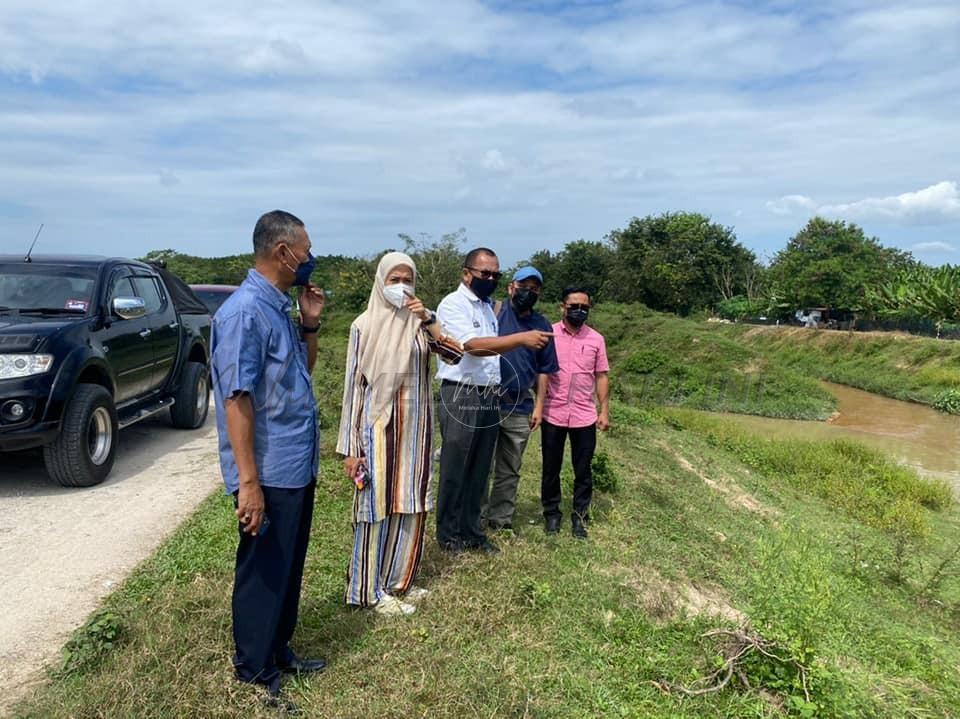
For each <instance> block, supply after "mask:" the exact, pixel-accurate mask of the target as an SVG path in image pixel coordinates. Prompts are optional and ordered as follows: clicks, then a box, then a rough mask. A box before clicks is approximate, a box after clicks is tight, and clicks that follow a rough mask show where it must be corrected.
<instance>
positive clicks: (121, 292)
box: [109, 273, 135, 306]
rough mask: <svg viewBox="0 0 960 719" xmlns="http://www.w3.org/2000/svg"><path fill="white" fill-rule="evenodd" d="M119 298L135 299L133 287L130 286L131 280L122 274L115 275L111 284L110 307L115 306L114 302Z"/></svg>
mask: <svg viewBox="0 0 960 719" xmlns="http://www.w3.org/2000/svg"><path fill="white" fill-rule="evenodd" d="M118 297H135V295H134V293H133V287H131V286H130V278H129V277H127V276H126V275H124V274H120V273H118V274H114V276H113V279H112V280H111V282H110V295H109V303H110V306H113V301H114V300H115V299H117V298H118Z"/></svg>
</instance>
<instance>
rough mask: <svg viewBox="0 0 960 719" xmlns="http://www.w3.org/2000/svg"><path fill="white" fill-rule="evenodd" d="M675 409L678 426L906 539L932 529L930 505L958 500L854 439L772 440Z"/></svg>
mask: <svg viewBox="0 0 960 719" xmlns="http://www.w3.org/2000/svg"><path fill="white" fill-rule="evenodd" d="M671 414H672V424H673V426H676V427H678V428H682V429H686V430H690V431H693V432H696V433H697V434H699V435H701V436H703V437H704V438H705V439H706V440H707V441H708V442H709V443H710V444H712V445H714V446H716V447H720V448H722V449H724V450H726V451H729V452H731V453H733V454H734V455H735V456H737V457H738V458H739V459H740V460H741V461H742V462H744V463H745V464H746V465H748V466H750V467H753V468H754V469H757V470H759V471H761V472H764V473H765V474H767V475H769V476H771V477H776V478H778V479H780V480H781V481H786V482H789V483H791V484H792V485H794V486H795V487H797V488H798V489H800V490H801V491H803V492H807V493H811V494H813V495H815V496H818V497H821V498H823V499H825V500H827V501H828V502H829V503H830V504H831V505H832V506H834V507H835V508H837V509H840V510H842V511H844V512H845V513H847V514H848V515H850V516H851V517H854V518H856V519H858V520H860V521H861V522H863V523H865V524H867V525H869V526H871V527H875V528H877V529H882V530H884V531H886V532H887V533H889V534H890V535H891V536H894V537H898V538H900V539H901V540H902V541H903V542H907V541H909V540H913V539H919V538H922V537H924V536H925V535H926V534H927V533H928V532H929V523H928V522H927V519H926V515H925V514H924V508H927V509H933V510H940V509H944V508H945V507H947V506H949V505H950V504H951V502H952V501H953V498H952V494H951V490H950V487H949V486H948V485H947V484H946V483H944V482H941V481H936V480H931V479H926V478H922V477H920V476H919V475H918V474H917V473H916V472H915V471H913V470H912V469H910V468H907V467H902V466H900V465H898V464H897V463H895V462H893V461H892V460H889V459H887V458H885V457H884V456H882V455H881V454H880V453H879V452H876V451H875V450H871V449H869V448H867V447H864V446H863V445H860V444H857V443H854V442H850V441H847V440H833V441H830V442H811V441H805V440H769V439H763V438H760V437H756V436H754V435H751V434H748V433H747V432H745V431H743V430H741V429H739V428H737V427H734V426H731V425H730V424H728V423H723V422H721V421H719V420H716V419H714V418H711V417H706V416H703V415H698V414H695V413H691V412H683V411H680V410H674V411H673V412H672V413H671ZM904 551H906V545H904Z"/></svg>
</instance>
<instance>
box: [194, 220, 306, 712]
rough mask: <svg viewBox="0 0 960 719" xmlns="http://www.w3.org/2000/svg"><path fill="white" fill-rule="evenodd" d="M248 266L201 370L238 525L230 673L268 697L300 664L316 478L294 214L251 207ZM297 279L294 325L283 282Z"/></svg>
mask: <svg viewBox="0 0 960 719" xmlns="http://www.w3.org/2000/svg"><path fill="white" fill-rule="evenodd" d="M253 249H254V263H255V267H254V269H252V270H250V271H249V273H248V274H247V278H246V279H245V280H244V281H243V284H241V285H240V287H239V289H237V291H236V292H234V293H233V294H232V295H231V296H230V298H229V299H228V300H227V301H226V302H224V303H223V306H222V307H221V308H220V310H219V311H218V312H217V314H216V316H215V317H214V319H213V329H212V334H211V338H210V343H211V377H212V379H213V390H214V400H215V402H216V407H217V433H218V434H219V438H220V469H221V472H222V474H223V481H224V484H225V485H226V489H227V492H228V493H230V494H232V495H233V496H234V502H235V505H236V514H237V519H238V520H239V526H238V533H239V537H240V541H239V545H238V547H237V561H236V570H235V576H234V587H233V638H234V644H235V646H236V654H235V656H234V659H233V664H234V669H235V673H236V677H237V679H239V680H240V681H243V682H249V683H255V684H262V685H264V686H266V687H267V691H268V697H267V698H268V701H272V702H274V703H277V702H279V699H278V695H279V691H280V675H281V673H282V672H292V673H300V672H312V671H320V670H322V669H323V668H324V666H325V662H324V661H323V660H322V659H300V658H298V657H297V656H296V655H295V654H294V653H293V651H292V650H291V649H290V646H289V642H290V638H291V637H292V636H293V629H294V626H295V625H296V622H297V610H298V607H299V603H300V584H301V581H302V578H303V564H304V560H305V558H306V552H307V541H308V539H309V537H310V522H311V520H312V516H313V496H314V488H315V486H316V476H317V459H318V458H317V448H318V443H319V429H318V424H317V409H316V403H315V400H314V396H313V385H312V382H311V379H310V372H311V371H312V369H313V364H314V362H315V361H316V357H317V339H316V338H317V335H316V332H317V329H318V328H319V324H320V314H321V313H322V311H323V302H324V300H323V298H324V295H323V292H322V290H319V289H318V288H316V287H314V286H313V285H311V284H310V274H311V273H312V272H313V269H314V267H315V266H316V262H315V260H314V259H313V256H312V255H311V254H310V237H309V236H308V235H307V231H306V229H305V228H304V225H303V222H302V221H300V220H299V219H298V218H296V217H295V216H293V215H291V214H290V213H289V212H283V211H282V210H274V211H273V212H268V213H267V214H265V215H263V216H262V217H261V218H260V219H259V220H258V221H257V225H256V227H255V228H254V231H253ZM293 286H299V287H301V288H302V289H301V292H300V297H299V309H300V326H299V327H297V326H295V325H294V323H293V321H292V320H291V318H290V309H291V308H292V302H291V300H290V297H289V296H288V294H287V293H288V291H289V290H290V288H291V287H293Z"/></svg>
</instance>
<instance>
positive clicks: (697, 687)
mask: <svg viewBox="0 0 960 719" xmlns="http://www.w3.org/2000/svg"><path fill="white" fill-rule="evenodd" d="M700 637H701V638H703V639H718V638H719V639H721V640H722V642H723V644H722V647H721V654H722V655H723V664H721V665H720V667H719V668H718V669H717V670H716V671H715V672H713V673H712V674H710V675H709V676H706V677H701V678H700V679H698V680H696V681H695V682H694V683H693V684H692V685H690V686H683V685H682V684H673V683H671V682H667V681H662V680H661V681H650V682H648V683H649V684H652V685H653V686H655V687H657V689H659V690H660V691H662V692H663V693H664V694H672V693H678V694H683V695H684V696H688V697H696V696H702V695H704V694H713V693H714V692H718V691H720V690H721V689H723V688H724V687H725V686H727V684H729V683H730V680H731V679H732V678H733V677H734V675H736V677H737V679H739V680H740V682H741V683H742V684H743V685H744V686H745V687H746V688H747V689H748V690H749V689H750V688H751V687H750V682H749V681H748V680H747V675H746V673H745V672H744V671H743V667H742V662H743V660H744V659H745V658H746V657H748V656H749V655H750V654H752V653H754V652H756V653H758V654H761V655H763V656H765V657H767V658H768V659H772V660H774V661H776V662H779V663H780V664H784V665H787V666H791V667H793V668H795V669H796V670H797V673H798V674H799V675H800V683H801V686H802V687H803V695H804V698H806V700H807V701H810V689H809V685H808V676H809V669H808V668H807V667H806V666H804V665H803V664H801V663H800V662H798V661H797V660H795V659H792V658H790V657H783V656H780V654H778V653H777V650H778V647H777V645H776V644H775V643H774V642H771V641H768V640H767V639H764V638H763V637H761V636H760V635H759V634H756V633H754V632H751V631H749V629H748V628H746V627H741V628H739V629H713V630H711V631H709V632H705V633H704V634H701V635H700Z"/></svg>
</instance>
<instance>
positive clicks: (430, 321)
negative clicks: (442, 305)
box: [423, 312, 437, 327]
mask: <svg viewBox="0 0 960 719" xmlns="http://www.w3.org/2000/svg"><path fill="white" fill-rule="evenodd" d="M436 321H437V313H436V312H431V313H430V319H428V320H424V321H423V326H424V327H429V326H430V325H432V324H433V323H434V322H436Z"/></svg>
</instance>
